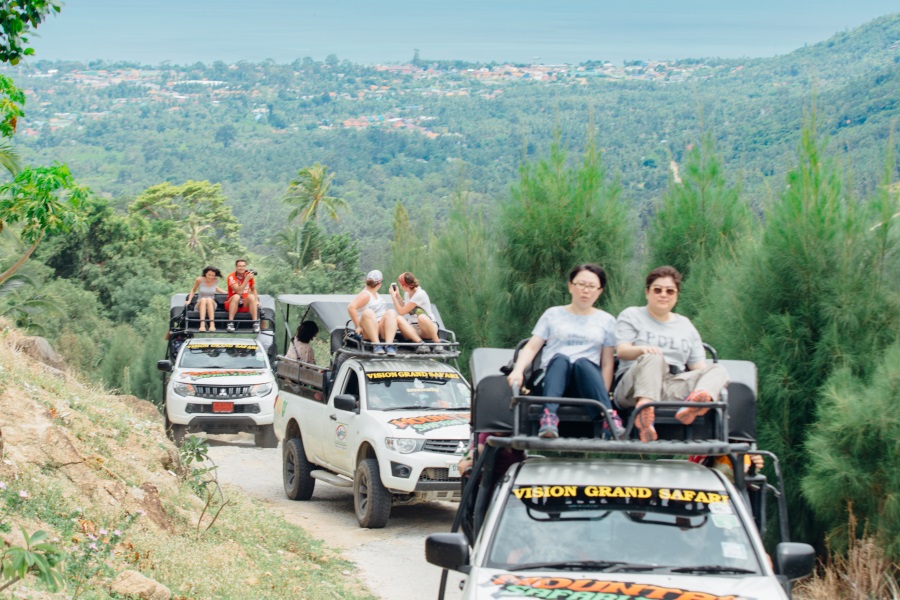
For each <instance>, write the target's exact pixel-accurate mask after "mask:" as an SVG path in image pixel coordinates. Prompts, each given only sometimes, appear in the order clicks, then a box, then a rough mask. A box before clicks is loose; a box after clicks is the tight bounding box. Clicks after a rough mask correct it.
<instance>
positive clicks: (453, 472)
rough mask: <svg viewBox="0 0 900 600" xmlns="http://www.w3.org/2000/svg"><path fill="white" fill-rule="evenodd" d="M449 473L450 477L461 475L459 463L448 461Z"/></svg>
mask: <svg viewBox="0 0 900 600" xmlns="http://www.w3.org/2000/svg"><path fill="white" fill-rule="evenodd" d="M447 475H449V476H450V477H459V463H457V462H451V463H447Z"/></svg>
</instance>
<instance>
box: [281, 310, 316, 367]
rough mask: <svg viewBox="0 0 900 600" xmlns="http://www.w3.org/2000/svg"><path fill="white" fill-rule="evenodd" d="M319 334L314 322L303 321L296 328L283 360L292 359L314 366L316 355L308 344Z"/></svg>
mask: <svg viewBox="0 0 900 600" xmlns="http://www.w3.org/2000/svg"><path fill="white" fill-rule="evenodd" d="M317 333H319V326H318V325H316V323H315V321H303V322H302V323H300V325H299V326H298V327H297V333H296V335H294V337H293V338H291V343H290V346H289V347H288V351H287V354H285V358H292V359H294V360H299V361H300V362H305V363H309V364H312V365H314V364H316V355H315V352H313V347H312V346H310V344H309V343H310V342H311V341H312V339H313V338H314V337H316V334H317Z"/></svg>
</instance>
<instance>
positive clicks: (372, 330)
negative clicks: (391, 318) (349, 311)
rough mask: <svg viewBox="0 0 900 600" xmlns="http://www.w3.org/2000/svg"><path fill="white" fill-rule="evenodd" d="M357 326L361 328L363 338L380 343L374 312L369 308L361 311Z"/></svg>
mask: <svg viewBox="0 0 900 600" xmlns="http://www.w3.org/2000/svg"><path fill="white" fill-rule="evenodd" d="M359 326H360V327H361V328H362V330H363V337H364V338H365V339H367V340H369V341H370V342H373V343H375V344H380V343H381V341H380V339H379V337H378V322H377V321H376V319H375V313H374V312H372V310H371V309H368V308H367V309H366V310H364V311H363V314H362V316H361V317H360V318H359Z"/></svg>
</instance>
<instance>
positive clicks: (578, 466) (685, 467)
mask: <svg viewBox="0 0 900 600" xmlns="http://www.w3.org/2000/svg"><path fill="white" fill-rule="evenodd" d="M514 483H515V485H529V486H532V485H609V486H622V487H629V486H632V487H633V486H643V487H652V488H673V489H675V488H677V489H702V490H712V491H724V492H728V490H727V489H726V487H725V483H724V479H723V478H722V477H720V476H719V473H718V472H716V471H714V470H712V469H708V468H706V467H704V466H702V465H698V464H695V463H692V462H688V461H685V460H617V459H589V460H572V459H551V458H546V459H545V458H534V459H529V460H526V461H525V462H524V463H522V465H521V467H520V468H519V469H518V471H517V472H516V475H515V482H514Z"/></svg>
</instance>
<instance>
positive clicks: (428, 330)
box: [391, 272, 444, 353]
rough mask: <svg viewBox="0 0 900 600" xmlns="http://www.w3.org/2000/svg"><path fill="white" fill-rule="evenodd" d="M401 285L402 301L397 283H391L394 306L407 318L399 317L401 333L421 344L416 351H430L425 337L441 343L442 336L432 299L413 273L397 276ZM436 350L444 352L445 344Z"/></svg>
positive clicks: (399, 313)
mask: <svg viewBox="0 0 900 600" xmlns="http://www.w3.org/2000/svg"><path fill="white" fill-rule="evenodd" d="M397 281H398V282H399V283H400V287H401V288H403V301H402V302H401V301H400V292H399V291H398V290H397V284H396V283H392V284H391V300H393V302H394V308H396V309H397V314H398V315H400V316H401V317H406V318H405V319H398V321H397V325H399V327H400V333H402V334H403V337H405V338H406V339H408V340H412V341H413V342H417V343H418V344H419V346H418V347H417V348H416V352H419V353H427V352H429V349H428V346H426V345H424V344H423V343H422V340H423V339H426V338H427V339H429V340H431V341H432V342H434V343H435V344H440V342H441V338H440V337H438V326H437V321H436V320H435V318H434V314H433V313H432V310H431V300H430V299H429V298H428V294H427V293H426V292H425V290H423V289H422V288H421V287H419V280H418V279H416V277H415V275H413V274H412V273H408V272H407V273H403V274H402V275H400V277H398V278H397ZM434 351H435V352H443V351H444V348H443V346H440V345H438V346H435V347H434Z"/></svg>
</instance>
